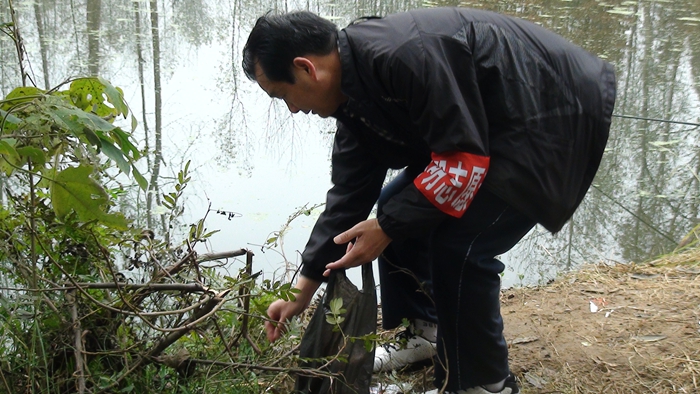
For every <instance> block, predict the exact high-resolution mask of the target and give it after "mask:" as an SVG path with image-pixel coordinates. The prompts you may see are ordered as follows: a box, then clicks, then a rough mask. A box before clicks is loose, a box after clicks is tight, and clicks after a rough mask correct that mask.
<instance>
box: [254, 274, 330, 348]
mask: <svg viewBox="0 0 700 394" xmlns="http://www.w3.org/2000/svg"><path fill="white" fill-rule="evenodd" d="M319 285H320V283H318V282H316V281H314V280H311V279H308V278H306V277H305V276H300V277H299V281H298V282H297V284H296V286H295V287H296V288H297V289H299V290H300V292H299V293H297V294H295V298H296V299H295V300H294V301H285V300H277V301H275V302H273V303H272V304H270V306H269V307H268V308H267V316H269V317H270V321H266V322H265V331H267V340H268V341H270V342H274V341H276V340H277V339H279V337H281V336H282V334H284V333H285V332H286V331H287V330H286V323H287V321H289V319H291V318H292V317H294V316H296V315H298V314H300V313H301V312H303V311H304V309H306V307H308V306H309V303H310V302H311V298H312V297H313V295H314V293H316V290H317V289H318V287H319Z"/></svg>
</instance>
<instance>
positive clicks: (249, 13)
mask: <svg viewBox="0 0 700 394" xmlns="http://www.w3.org/2000/svg"><path fill="white" fill-rule="evenodd" d="M154 5H157V8H158V21H159V30H158V33H159V34H158V36H159V40H158V44H159V49H160V55H161V58H160V66H161V69H162V70H161V71H162V72H161V76H160V80H161V94H162V118H161V119H162V121H161V122H162V123H161V127H162V136H163V139H162V145H163V156H164V169H163V175H165V176H166V177H170V179H172V177H173V176H174V175H175V174H177V172H178V171H179V170H180V169H181V168H182V166H183V165H184V163H185V162H186V161H188V160H191V162H192V164H191V167H192V169H193V177H192V178H193V180H192V182H191V183H190V185H189V186H188V188H187V191H188V194H187V197H188V199H187V204H186V208H187V211H186V216H185V218H184V221H183V225H187V224H188V223H191V222H194V221H196V220H198V219H199V218H201V217H203V216H204V215H207V213H208V216H207V222H206V223H207V227H208V228H209V229H210V230H213V229H218V230H220V232H218V233H217V234H215V235H214V236H213V237H212V238H211V240H210V242H209V243H208V244H207V245H206V246H202V247H200V252H206V251H214V252H223V251H226V250H234V249H238V248H241V247H243V248H250V249H253V250H254V251H255V253H256V256H255V264H256V269H257V270H263V271H264V272H265V275H266V276H267V277H269V278H271V277H273V276H276V277H281V276H283V275H284V267H285V264H284V261H285V260H286V261H288V262H289V266H290V267H291V268H294V267H295V266H296V265H297V264H298V263H299V252H300V251H301V250H303V248H304V245H305V243H306V240H307V238H308V235H309V233H310V231H311V226H312V225H313V222H314V219H315V217H316V216H317V214H318V212H319V211H318V209H317V210H315V211H313V212H312V213H311V214H310V215H308V216H306V215H301V216H300V217H299V218H297V219H295V220H293V221H291V223H290V224H289V226H285V224H286V223H287V221H288V218H289V217H290V216H291V215H293V214H294V213H295V212H297V211H298V210H299V208H300V207H311V206H314V205H317V204H320V203H323V202H324V200H325V193H326V191H327V189H328V187H329V186H330V177H329V174H330V150H331V141H332V133H333V131H334V126H333V122H332V121H328V120H321V119H317V118H314V117H311V116H306V115H303V114H298V115H292V114H290V113H289V112H288V111H287V109H286V107H285V106H284V104H283V103H281V102H273V101H271V100H270V98H269V97H268V96H267V95H266V94H265V93H264V92H263V91H262V90H260V89H259V88H258V87H257V85H256V84H255V83H253V82H250V81H248V80H247V79H246V78H245V77H244V76H243V73H242V72H241V69H240V52H241V48H242V45H243V43H244V42H245V39H246V38H247V33H248V31H249V29H250V28H251V27H252V25H253V23H254V21H255V19H256V18H257V17H258V16H259V15H261V14H263V13H264V12H266V11H268V10H278V11H289V10H296V9H308V10H311V11H313V12H317V13H319V14H320V15H322V16H325V17H327V18H329V19H331V20H333V21H334V22H336V23H337V24H338V25H339V26H341V27H342V26H345V25H347V24H348V23H349V22H350V21H351V20H353V19H355V18H357V17H359V16H363V15H386V14H388V13H392V12H397V11H402V10H406V9H412V8H419V7H435V6H465V7H476V8H483V9H489V10H493V11H498V12H503V13H506V14H510V15H514V16H518V17H522V18H525V19H528V20H531V21H533V22H535V23H538V24H541V25H542V26H544V27H547V28H549V29H551V30H553V31H555V32H557V33H559V34H561V35H563V36H564V37H566V38H567V39H569V40H571V41H573V42H574V43H576V44H578V45H581V46H582V47H584V48H585V49H587V50H589V51H590V52H592V53H595V54H597V55H599V56H601V57H603V58H605V59H607V60H608V61H609V62H611V63H612V64H613V65H614V66H615V69H616V72H617V79H618V98H617V104H616V109H615V115H616V116H615V118H614V121H613V126H612V131H611V137H610V140H609V143H608V148H607V150H606V154H605V156H604V158H603V162H602V165H601V168H600V171H599V173H598V176H597V178H596V180H595V184H594V187H593V188H592V189H591V190H590V191H589V193H588V195H587V197H586V199H585V200H584V203H583V204H582V206H581V207H580V208H579V210H578V211H577V213H576V214H575V215H574V217H573V219H572V220H571V221H570V222H569V223H568V224H567V225H566V226H565V227H564V229H563V230H562V231H561V232H559V233H558V234H556V235H552V234H549V233H548V232H546V231H545V230H544V229H543V228H540V227H537V228H535V229H534V230H533V231H532V232H531V233H530V234H528V236H527V237H526V238H525V239H524V240H523V241H522V242H521V243H520V244H519V245H518V246H517V247H516V248H515V249H514V250H513V251H511V252H509V253H507V254H506V255H504V256H502V259H503V261H504V262H505V263H506V265H507V267H508V268H507V270H506V273H505V276H504V286H510V285H514V284H531V283H537V282H540V281H544V280H547V279H549V278H551V277H553V276H554V275H555V274H556V273H557V272H559V271H561V270H567V269H572V268H574V267H576V266H578V265H580V264H582V263H586V262H599V261H610V262H639V261H643V260H645V259H648V258H650V257H653V256H656V255H659V254H661V253H666V252H668V251H671V250H673V249H674V248H675V247H676V245H677V244H678V243H679V242H680V241H681V239H682V238H683V237H684V236H686V234H688V232H689V231H690V230H691V229H692V228H693V227H694V226H696V225H697V224H698V218H699V217H700V214H699V212H698V210H699V207H700V204H699V196H700V178H699V177H698V174H700V157H699V156H700V149H699V141H698V136H699V133H698V123H700V106H699V105H700V100H699V95H698V93H699V92H700V3H698V2H696V1H691V0H674V1H619V0H613V1H600V0H599V1H596V0H571V1H567V0H539V1H494V0H485V1H480V2H468V1H416V0H406V1H398V0H391V1H382V0H374V1H366V0H355V1H344V2H332V1H322V0H307V1H291V0H290V1H265V0H258V1H244V0H224V1H207V0H196V1H180V2H177V1H166V2H162V3H161V2H157V1H140V2H126V3H125V2H117V1H108V0H87V1H86V3H81V4H78V3H74V2H56V1H51V0H45V1H38V2H36V3H34V2H22V3H19V4H15V7H16V9H17V16H18V21H19V24H20V28H21V29H22V32H23V36H24V37H23V38H24V43H25V45H26V47H27V50H28V52H29V55H30V59H29V60H30V62H31V64H30V66H31V71H32V72H33V73H34V74H33V80H34V81H35V82H36V83H37V85H38V86H40V87H44V86H54V85H55V84H57V83H60V82H61V81H63V80H65V79H66V78H68V77H71V76H77V75H85V74H86V73H88V72H90V71H95V70H96V71H98V72H99V74H100V75H102V76H104V77H105V78H107V79H109V80H110V81H111V82H112V83H113V84H114V85H117V86H120V87H121V88H122V89H123V90H124V93H125V96H126V99H127V100H128V102H129V104H130V107H131V109H132V111H133V112H134V114H135V115H136V117H137V118H138V119H139V120H140V121H141V122H140V125H139V127H138V128H137V129H136V131H135V133H134V136H135V138H136V140H137V141H140V142H141V144H145V143H146V139H147V138H148V141H149V146H154V145H153V144H154V142H153V140H152V139H153V128H154V126H155V122H156V120H155V104H154V102H155V94H154V91H155V90H154V88H153V86H154V74H153V58H154V57H153V56H152V54H153V48H154V45H153V42H154V41H153V34H152V31H151V30H150V28H151V19H150V16H149V14H148V13H147V12H146V11H148V10H154V9H155V7H154ZM1 7H7V5H2V6H0V8H1ZM137 12H140V13H139V14H138V15H140V16H139V17H138V19H137V17H136V16H135V15H137ZM85 15H87V18H86V16H85ZM3 16H4V19H3V21H4V20H9V16H8V13H7V10H3ZM137 20H138V23H137ZM39 32H42V33H43V34H42V35H40V34H39ZM88 33H90V34H88ZM137 38H140V40H137ZM139 48H141V51H142V54H143V56H144V60H143V66H144V70H145V71H144V78H145V80H144V88H145V91H144V95H143V96H142V92H141V84H140V83H139V73H138V64H139V60H138V56H137V53H138V49H139ZM0 51H1V53H2V56H0V59H2V60H0V62H1V63H0V67H2V70H1V73H0V89H2V91H1V92H0V93H2V95H3V96H4V95H5V94H7V93H8V92H9V91H10V90H11V89H12V87H14V86H16V85H17V84H19V83H21V79H20V78H19V76H18V74H17V71H16V70H17V61H16V53H15V52H13V47H12V45H11V42H10V41H9V40H8V39H7V38H2V39H0ZM142 97H145V100H142ZM144 114H145V117H143V115H144ZM142 119H145V120H146V122H145V123H144V122H143V121H142ZM147 126H148V127H149V133H148V135H147V134H146V130H147V129H146V127H147ZM163 189H164V190H166V191H167V190H168V184H167V183H165V184H164V185H163ZM210 208H211V211H209V209H210ZM321 209H322V208H321ZM217 210H222V211H225V212H227V213H229V212H234V213H235V215H234V217H233V218H229V215H221V214H217V213H216V211H217ZM156 211H157V209H156ZM283 226H285V227H284V229H285V231H284V236H283V237H280V238H278V240H277V241H278V243H277V245H276V246H275V247H273V248H272V249H267V250H265V249H263V248H262V247H261V246H262V245H263V244H264V243H265V242H266V240H268V239H270V238H271V237H272V236H273V235H274V234H273V233H274V232H275V231H280V230H281V229H283ZM357 271H358V276H359V270H357Z"/></svg>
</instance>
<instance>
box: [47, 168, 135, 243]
mask: <svg viewBox="0 0 700 394" xmlns="http://www.w3.org/2000/svg"><path fill="white" fill-rule="evenodd" d="M91 174H92V168H90V167H87V166H80V167H71V168H67V169H65V170H63V171H60V172H58V173H57V174H56V178H55V179H54V181H53V183H52V184H51V202H52V204H53V209H54V212H56V216H57V217H58V218H60V219H63V218H65V217H66V216H67V215H68V214H69V213H71V212H72V211H75V213H76V214H77V215H78V218H79V219H80V220H82V221H86V222H87V221H91V220H98V221H100V222H102V223H103V224H105V225H107V226H110V227H112V228H115V229H119V230H126V228H127V224H126V219H125V218H124V217H123V216H121V215H119V214H110V213H107V212H106V211H105V210H104V207H105V206H106V205H107V202H108V200H107V199H108V195H107V192H106V191H105V190H104V189H103V188H102V186H101V185H100V184H98V183H97V182H96V181H95V180H93V179H92V178H90V175H91Z"/></svg>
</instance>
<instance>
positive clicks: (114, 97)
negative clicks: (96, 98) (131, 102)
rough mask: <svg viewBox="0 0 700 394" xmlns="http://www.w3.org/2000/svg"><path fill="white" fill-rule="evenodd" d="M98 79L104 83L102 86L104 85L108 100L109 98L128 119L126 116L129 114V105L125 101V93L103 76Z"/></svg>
mask: <svg viewBox="0 0 700 394" xmlns="http://www.w3.org/2000/svg"><path fill="white" fill-rule="evenodd" d="M97 80H98V81H99V82H100V83H101V84H102V86H104V92H105V94H106V95H107V100H109V102H110V103H112V105H113V106H114V108H116V109H117V111H119V113H120V114H122V115H124V118H125V119H126V116H127V115H128V114H129V107H127V106H126V103H124V96H123V94H122V93H121V92H120V91H119V90H117V89H118V88H115V87H114V86H112V84H111V83H110V82H109V81H108V80H106V79H104V78H101V77H97Z"/></svg>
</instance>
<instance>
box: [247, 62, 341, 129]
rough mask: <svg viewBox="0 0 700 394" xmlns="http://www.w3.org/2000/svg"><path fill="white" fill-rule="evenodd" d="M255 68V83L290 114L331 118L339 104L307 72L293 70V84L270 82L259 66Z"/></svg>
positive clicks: (327, 90)
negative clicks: (282, 103)
mask: <svg viewBox="0 0 700 394" xmlns="http://www.w3.org/2000/svg"><path fill="white" fill-rule="evenodd" d="M255 68H256V73H255V74H256V77H255V79H256V81H257V82H258V85H260V87H261V88H262V90H264V91H265V92H266V93H267V94H268V95H269V96H270V97H272V98H278V99H282V100H284V102H285V104H287V108H289V110H290V111H291V112H292V113H297V112H299V111H301V112H303V113H305V114H308V113H312V114H316V115H318V116H320V117H322V118H326V117H328V116H331V115H332V114H333V113H334V112H335V110H336V109H338V106H339V105H340V103H339V102H338V100H337V98H335V97H332V94H331V92H330V91H329V89H326V88H325V87H324V86H323V85H322V84H320V83H318V82H317V81H316V80H315V79H314V78H313V77H311V76H310V75H309V73H308V72H305V71H304V70H301V69H298V68H294V69H293V73H294V76H295V82H294V83H288V82H277V81H270V80H269V79H267V76H266V75H265V73H264V72H263V71H262V69H261V68H260V66H259V65H256V66H255Z"/></svg>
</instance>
